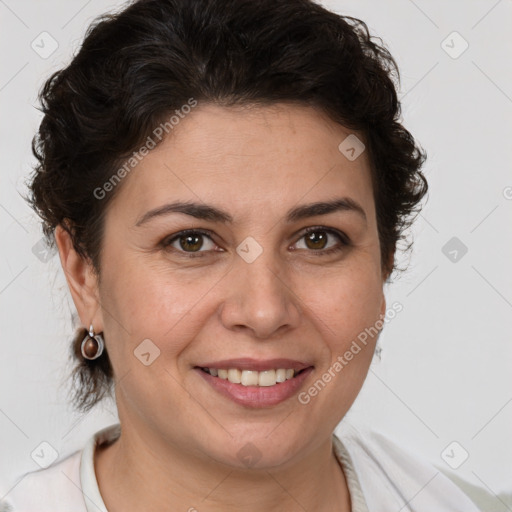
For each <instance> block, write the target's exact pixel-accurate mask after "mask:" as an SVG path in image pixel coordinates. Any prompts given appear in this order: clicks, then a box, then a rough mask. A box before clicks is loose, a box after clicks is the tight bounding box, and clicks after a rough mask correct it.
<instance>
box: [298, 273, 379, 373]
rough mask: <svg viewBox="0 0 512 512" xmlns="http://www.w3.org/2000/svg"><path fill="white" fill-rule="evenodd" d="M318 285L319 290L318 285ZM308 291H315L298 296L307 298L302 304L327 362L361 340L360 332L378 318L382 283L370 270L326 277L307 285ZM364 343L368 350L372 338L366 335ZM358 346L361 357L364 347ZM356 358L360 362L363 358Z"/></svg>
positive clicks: (362, 345)
mask: <svg viewBox="0 0 512 512" xmlns="http://www.w3.org/2000/svg"><path fill="white" fill-rule="evenodd" d="M320 283H322V286H321V287H319V286H318V285H319V284H320ZM308 289H309V290H316V291H314V292H311V291H309V292H307V294H306V289H304V291H303V293H302V294H301V296H304V297H308V298H307V300H305V301H304V302H305V304H307V307H308V309H309V310H310V311H311V319H312V321H314V322H316V327H317V329H318V331H319V332H321V333H322V337H323V339H324V340H325V342H326V345H327V347H328V348H329V351H330V352H331V360H333V359H335V358H336V357H337V356H338V355H341V354H343V353H344V352H345V351H346V350H348V348H349V347H350V346H351V344H352V342H353V341H355V340H358V339H359V340H365V334H364V333H365V332H367V331H368V330H369V329H370V328H371V327H372V326H374V325H375V323H376V322H377V321H378V320H379V318H380V314H381V307H382V301H383V290H382V282H381V280H380V278H379V275H378V273H377V272H375V271H374V269H373V268H370V267H369V268H367V269H361V270H358V271H354V272H349V271H347V272H343V271H340V272H338V273H336V274H333V275H332V276H331V277H330V278H325V279H322V280H318V281H317V283H316V285H315V284H314V283H310V286H308ZM315 319H316V320H315ZM372 332H373V333H375V332H374V331H372ZM365 341H366V342H367V345H368V346H369V347H371V346H373V344H374V343H375V342H376V339H372V336H370V335H368V336H367V338H366V340H365ZM361 347H362V351H361V355H362V352H365V350H364V349H365V344H364V343H361ZM366 352H372V350H367V351H366ZM370 358H371V354H370ZM358 359H359V360H360V362H361V363H363V362H364V361H365V360H366V359H367V358H366V357H359V358H358Z"/></svg>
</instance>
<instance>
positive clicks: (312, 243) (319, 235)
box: [304, 231, 327, 249]
mask: <svg viewBox="0 0 512 512" xmlns="http://www.w3.org/2000/svg"><path fill="white" fill-rule="evenodd" d="M304 240H305V242H306V246H307V247H308V249H325V246H326V245H327V233H326V232H325V231H312V232H311V233H308V234H307V235H305V236H304Z"/></svg>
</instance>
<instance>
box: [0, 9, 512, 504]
mask: <svg viewBox="0 0 512 512" xmlns="http://www.w3.org/2000/svg"><path fill="white" fill-rule="evenodd" d="M121 4H122V2H117V4H116V3H113V2H108V1H105V0H92V1H89V2H84V1H82V0H80V1H75V0H73V1H66V2H64V1H61V2H58V1H55V0H51V1H50V0H46V1H44V2H37V1H28V0H21V1H14V0H3V1H0V24H1V30H0V48H1V62H2V65H1V66H0V111H1V124H0V144H1V155H2V159H1V169H0V172H1V188H0V232H1V240H2V245H1V249H2V253H1V266H0V301H1V309H0V315H1V317H0V321H1V324H0V329H1V330H0V332H1V336H2V338H1V347H2V356H1V357H0V393H1V395H0V431H1V433H2V435H1V437H0V482H5V481H11V480H12V478H13V477H14V476H15V475H18V474H19V473H21V472H22V471H28V470H32V469H38V466H37V464H36V463H35V462H34V461H33V460H32V459H31V457H30V454H31V452H32V451H33V450H34V449H35V448H36V447H37V446H38V445H39V444H40V443H41V442H42V441H47V442H48V443H50V444H51V445H52V446H53V447H55V449H56V450H57V451H58V453H59V455H60V456H61V457H64V456H66V455H67V454H69V453H71V452H72V451H74V450H76V449H78V448H81V447H82V445H83V443H84V442H85V440H86V439H87V438H88V437H89V436H90V435H92V434H93V433H94V432H95V431H96V430H98V429H99V428H101V427H102V426H105V425H109V424H112V423H115V422H116V421H117V417H116V415H115V412H114V408H113V407H112V405H110V406H109V404H108V403H107V404H106V405H105V406H104V407H100V408H98V409H96V410H94V411H93V412H91V413H89V414H88V415H85V416H81V415H78V414H76V413H74V412H72V408H71V406H70V405H69V404H68V403H67V397H66V392H67V390H68V388H69V381H68V380H67V378H68V374H69V370H70V360H69V359H68V352H69V348H68V347H69V342H70V337H71V334H72V324H71V314H72V312H73V307H72V302H71V300H70V299H69V297H68V292H67V287H66V284H65V280H64V277H63V274H62V273H61V271H60V269H59V266H60V264H59V260H58V257H53V258H52V259H51V260H50V261H49V262H47V263H43V262H42V261H40V259H38V258H37V257H36V256H35V255H34V253H33V251H32V249H33V247H34V245H35V244H37V243H38V242H39V240H40V239H41V236H42V234H41V232H40V225H39V221H38V219H37V218H36V217H35V215H34V214H33V213H32V211H31V210H30V209H29V207H28V206H27V205H26V203H25V202H24V201H23V199H22V197H21V194H24V193H26V189H25V186H24V182H25V180H26V179H27V177H28V174H29V172H30V170H31V166H32V165H33V163H34V160H33V158H32V156H31V153H30V141H31V138H32V136H33V134H34V132H35V130H36V128H37V125H38V123H39V121H40V118H41V117H40V114H39V112H38V111H37V110H36V108H35V105H36V95H37V92H38V90H39V88H40V86H41V85H42V84H43V82H44V80H45V78H46V77H47V76H48V75H49V73H50V72H52V71H55V70H57V69H59V68H60V67H62V66H63V65H65V64H66V63H67V62H68V61H69V59H70V56H71V54H72V52H73V51H75V50H76V49H77V47H78V46H79V44H80V41H81V38H82V36H83V34H84V32H85V29H86V27H87V26H88V24H89V23H90V22H91V21H92V19H93V18H94V17H95V16H96V15H98V14H100V13H103V12H105V11H107V10H110V9H111V8H112V7H114V6H115V5H121ZM324 5H326V6H328V7H329V8H331V9H332V10H336V11H337V12H339V13H341V14H348V15H352V16H355V17H358V18H361V19H363V20H364V21H366V22H367V23H368V25H369V27H370V30H371V31H372V33H374V34H375V35H377V36H380V37H381V38H382V39H383V40H384V42H385V43H386V45H387V46H388V48H389V49H390V51H391V53H392V54H393V56H394V57H395V58H396V60H397V61H398V64H399V67H400V70H401V76H402V86H401V92H400V96H401V98H402V99H403V116H404V123H405V125H406V127H407V128H408V129H409V130H410V131H411V132H412V134H413V135H414V136H415V138H416V139H417V140H418V141H419V142H420V143H421V145H422V146H423V147H424V148H425V149H426V150H427V153H428V156H429V159H428V162H427V164H426V166H425V173H426V175H427V178H428V180H429V184H430V193H429V199H428V202H427V204H426V207H425V209H424V210H423V213H422V215H421V216H420V217H419V218H418V221H417V224H416V226H415V228H414V233H413V235H414V240H415V246H414V250H413V253H412V257H411V258H410V261H409V269H408V272H407V273H405V274H403V275H401V277H400V278H399V279H398V280H396V281H395V282H394V283H393V284H392V285H390V286H388V287H387V297H388V305H391V304H393V302H395V301H399V302H400V303H401V304H402V305H403V308H404V309H403V311H402V312H401V313H399V314H398V315H397V317H396V318H395V319H394V320H393V321H392V322H390V323H389V324H388V325H386V327H385V329H384V332H383V334H382V336H381V346H382V360H381V361H380V362H378V360H376V361H375V363H374V364H373V365H372V368H371V371H370V374H369V377H368V380H367V382H366V384H365V386H364V388H363V391H362V392H361V394H360V396H359V397H358V399H357V401H356V403H355V405H354V407H353V409H352V410H351V412H350V413H349V414H350V419H351V420H352V421H354V422H361V423H363V424H366V425H368V426H370V427H372V428H375V429H377V430H380V431H382V432H384V433H386V434H387V435H388V436H390V437H392V438H393V439H396V440H397V441H399V442H400V443H401V444H403V445H404V446H406V447H410V448H411V449H413V450H414V451H416V452H417V453H419V454H421V455H422V456H424V457H427V458H428V459H430V460H431V461H433V462H434V463H435V464H437V465H439V466H442V465H444V467H445V469H449V468H448V466H446V465H445V462H444V461H443V460H442V458H441V456H440V454H441V452H442V451H443V450H444V448H445V447H446V446H447V445H449V444H450V443H451V442H452V441H457V443H459V445H460V446H461V447H463V449H465V450H466V451H467V452H468V453H469V458H468V459H467V461H466V462H464V464H462V465H461V466H460V467H459V468H458V469H457V470H456V472H457V473H458V475H459V476H461V477H463V478H465V479H467V480H469V481H471V482H472V483H474V484H476V485H479V486H481V487H484V488H485V489H486V490H487V491H488V492H491V493H503V492H506V493H512V443H511V442H510V432H512V371H511V368H512V366H511V364H512V339H511V338H512V336H511V332H512V272H511V270H510V269H511V266H512V236H511V233H512V200H511V198H512V172H511V161H512V149H511V148H512V143H511V140H510V139H511V136H512V130H511V128H512V65H511V62H512V38H511V36H510V30H509V29H510V27H512V1H511V0H500V1H495V0H492V1H489V0H479V1H477V0H471V1H470V2H469V1H463V0H459V1H450V2H447V1H442V0H435V1H432V0H431V1H428V2H427V1H426V0H416V1H415V2H413V1H411V0H388V1H386V2H378V1H377V0H373V1H369V0H364V1H363V0H352V1H330V2H324ZM43 31H46V32H48V33H49V34H51V36H52V38H54V39H55V40H56V41H57V42H58V45H59V46H58V48H57V50H56V51H55V52H54V53H53V54H52V55H51V56H50V57H49V58H47V59H43V58H41V57H40V56H39V55H38V54H37V53H36V52H35V51H34V50H33V49H32V48H31V43H32V41H33V40H36V41H38V39H37V37H38V36H39V34H40V33H41V32H43ZM453 31H457V32H458V33H459V34H460V35H461V36H462V38H464V40H465V41H467V43H468V44H469V47H468V49H467V50H466V51H465V52H464V53H462V55H460V56H459V57H458V58H452V57H451V56H450V55H448V54H447V53H446V52H445V50H444V49H443V46H442V42H443V41H444V40H446V42H445V43H444V46H446V45H448V46H452V47H453V48H452V49H451V50H450V51H451V52H452V54H453V53H454V52H458V51H460V49H461V48H462V46H461V45H462V44H464V43H463V41H462V40H461V39H460V38H458V36H453V35H452V36H450V37H449V38H448V39H446V38H447V37H448V36H449V35H450V34H451V33H452V32H453ZM46 48H48V46H46ZM507 187H510V188H507ZM507 192H508V193H507ZM507 197H508V199H507ZM452 237H457V238H458V239H459V240H460V241H461V242H462V243H463V244H464V245H465V246H466V247H467V249H468V252H467V253H466V254H465V255H464V256H463V257H459V259H458V261H456V262H453V261H451V260H450V259H449V258H448V257H447V256H445V254H443V252H442V248H443V247H444V246H445V244H446V243H447V242H448V241H449V240H450V239H451V238H452ZM460 254H461V253H460V252H459V255H460ZM406 263H407V261H406ZM457 450H460V448H457ZM456 455H457V456H460V453H458V454H457V453H456ZM0 497H1V496H0ZM500 507H501V508H500ZM496 510H504V511H505V510H512V505H509V507H508V508H507V507H506V506H505V504H502V503H501V502H499V501H498V500H496Z"/></svg>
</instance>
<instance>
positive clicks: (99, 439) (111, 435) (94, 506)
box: [80, 423, 368, 512]
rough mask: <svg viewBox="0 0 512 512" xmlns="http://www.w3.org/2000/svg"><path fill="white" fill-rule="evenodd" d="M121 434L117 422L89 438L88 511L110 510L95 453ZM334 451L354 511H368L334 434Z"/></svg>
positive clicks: (83, 471)
mask: <svg viewBox="0 0 512 512" xmlns="http://www.w3.org/2000/svg"><path fill="white" fill-rule="evenodd" d="M120 435H121V425H120V424H119V423H116V424H114V425H110V426H108V427H105V428H103V429H102V430H100V431H98V432H96V433H95V434H94V435H93V436H92V437H90V438H89V439H88V441H87V442H86V444H85V446H84V448H83V450H82V457H81V460H80V483H81V486H82V492H83V495H84V500H85V507H86V509H87V512H108V510H107V507H106V506H105V503H104V502H103V498H102V497H101V494H100V489H99V486H98V480H97V479H96V472H95V470H94V453H95V450H96V447H97V446H98V445H101V444H103V443H111V442H113V441H115V440H116V439H118V438H119V436H120ZM333 444H334V453H335V455H336V458H337V459H338V461H339V463H340V464H341V466H342V468H343V472H344V473H345V477H346V479H347V484H348V488H349V492H350V499H351V501H352V510H353V512H368V508H367V506H366V502H365V500H364V497H363V493H362V490H361V486H360V484H359V481H358V479H357V475H356V473H355V471H354V468H353V465H352V461H351V458H350V455H349V453H348V451H347V450H346V448H345V447H344V445H343V443H342V442H341V441H340V439H339V438H338V437H336V436H335V435H333Z"/></svg>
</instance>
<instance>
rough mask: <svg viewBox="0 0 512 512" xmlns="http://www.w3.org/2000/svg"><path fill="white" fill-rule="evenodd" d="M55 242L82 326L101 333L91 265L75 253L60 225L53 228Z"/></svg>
mask: <svg viewBox="0 0 512 512" xmlns="http://www.w3.org/2000/svg"><path fill="white" fill-rule="evenodd" d="M55 241H56V243H57V247H58V249H59V257H60V262H61V265H62V269H63V270H64V274H65V275H66V281H67V283H68V286H69V290H70V292H71V296H72V298H73V302H74V303H75V307H76V310H77V312H78V315H79V316H80V321H81V323H82V326H83V327H85V328H87V330H89V326H90V325H91V324H92V325H93V326H94V331H95V332H96V333H100V332H102V331H103V317H102V314H101V308H100V301H99V289H98V278H97V275H96V273H95V272H94V268H93V265H92V263H91V262H90V260H88V259H84V258H83V257H82V256H80V255H79V254H78V253H77V252H76V250H75V248H74V247H73V242H72V240H71V236H70V234H69V233H68V232H67V231H66V230H65V229H64V228H63V227H62V226H61V225H59V226H57V227H56V228H55Z"/></svg>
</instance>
